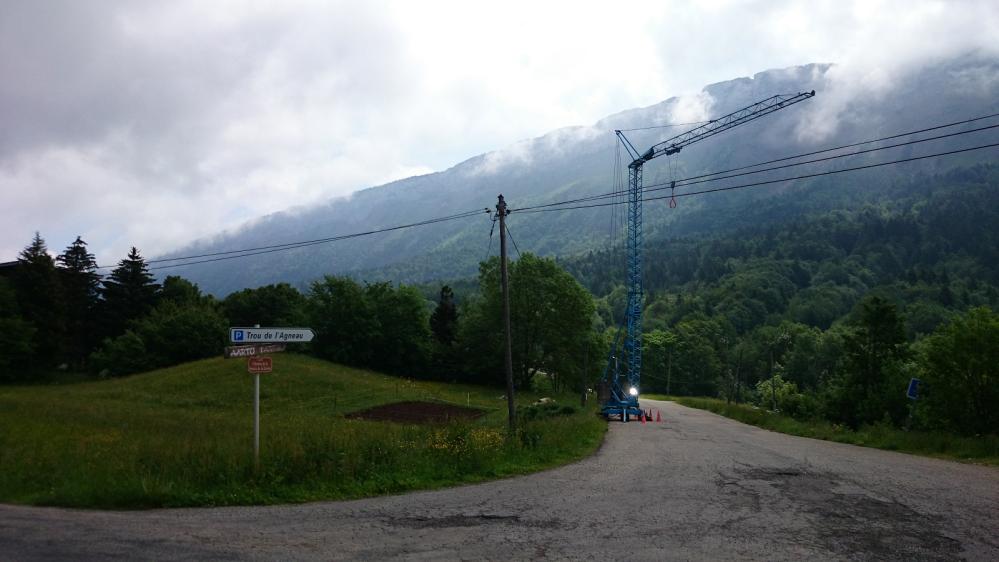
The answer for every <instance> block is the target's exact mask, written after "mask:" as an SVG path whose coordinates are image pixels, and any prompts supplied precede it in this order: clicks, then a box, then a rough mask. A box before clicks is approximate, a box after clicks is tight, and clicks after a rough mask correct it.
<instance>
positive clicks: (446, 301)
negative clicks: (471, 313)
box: [430, 285, 458, 346]
mask: <svg viewBox="0 0 999 562" xmlns="http://www.w3.org/2000/svg"><path fill="white" fill-rule="evenodd" d="M430 329H431V330H432V331H433V333H434V338H435V339H436V340H437V341H438V342H439V343H441V344H443V345H445V346H447V345H451V344H452V343H453V342H454V339H455V337H457V332H458V308H457V307H456V306H455V304H454V291H452V290H451V287H448V286H447V285H444V286H443V287H441V293H440V300H438V301H437V308H435V309H434V312H433V314H431V315H430Z"/></svg>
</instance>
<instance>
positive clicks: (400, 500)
mask: <svg viewBox="0 0 999 562" xmlns="http://www.w3.org/2000/svg"><path fill="white" fill-rule="evenodd" d="M643 406H644V407H652V408H660V409H661V410H662V413H663V422H664V423H658V424H657V423H649V424H646V425H642V424H640V423H628V424H622V423H617V422H611V427H610V431H609V433H608V435H607V441H606V443H605V444H604V446H603V447H601V448H600V450H599V451H598V452H597V453H596V454H595V455H594V456H592V457H590V458H588V459H586V460H583V461H581V462H578V463H575V464H573V465H570V466H566V467H562V468H558V469H555V470H550V471H546V472H542V473H538V474H533V475H530V476H525V477H518V478H511V479H507V480H500V481H494V482H489V483H485V484H477V485H471V486H462V487H457V488H451V489H447V490H437V491H431V492H418V493H411V494H406V495H400V496H390V497H380V498H371V499H364V500H357V501H349V502H324V503H312V504H301V505H287V506H268V507H235V508H233V507H228V508H205V509H172V510H151V511H136V512H116V511H81V510H69V509H59V508H37V507H23V506H11V505H0V553H2V555H0V558H4V559H11V560H66V559H73V560H86V559H101V560H107V559H156V560H188V559H213V560H228V559H239V560H243V559H267V560H271V559H296V560H309V559H322V560H329V559H377V560H384V559H406V560H441V559H445V560H452V559H461V560H510V559H542V558H553V559H567V558H568V559H586V560H588V559H594V560H596V559H607V558H618V559H621V558H623V559H629V560H663V559H684V560H732V559H738V560H747V559H748V560H792V559H793V560H799V559H802V558H811V559H823V560H951V559H954V560H957V559H968V560H999V469H996V468H994V467H983V466H975V465H967V464H961V463H955V462H949V461H943V460H937V459H930V458H924V457H916V456H912V455H906V454H901V453H893V452H890V451H881V450H876V449H867V448H862V447H854V446H851V445H844V444H839V443H830V442H826V441H818V440H813V439H807V438H802V437H793V436H788V435H783V434H779V433H773V432H770V431H766V430H762V429H758V428H755V427H752V426H748V425H744V424H741V423H738V422H735V421H732V420H728V419H726V418H723V417H720V416H717V415H715V414H712V413H710V412H705V411H702V410H695V409H690V408H685V407H683V406H679V405H677V404H674V403H671V402H656V401H651V400H644V401H643Z"/></svg>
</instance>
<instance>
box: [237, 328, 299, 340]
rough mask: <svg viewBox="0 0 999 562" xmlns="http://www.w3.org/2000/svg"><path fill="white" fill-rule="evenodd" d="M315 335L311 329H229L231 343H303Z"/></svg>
mask: <svg viewBox="0 0 999 562" xmlns="http://www.w3.org/2000/svg"><path fill="white" fill-rule="evenodd" d="M315 335H316V334H315V333H314V332H313V331H312V328H229V341H231V342H232V343H305V342H310V341H312V338H313V337H315Z"/></svg>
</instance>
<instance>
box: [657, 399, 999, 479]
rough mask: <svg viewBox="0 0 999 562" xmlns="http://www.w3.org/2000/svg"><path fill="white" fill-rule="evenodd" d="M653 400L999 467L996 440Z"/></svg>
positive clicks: (716, 403)
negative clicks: (844, 423) (853, 427)
mask: <svg viewBox="0 0 999 562" xmlns="http://www.w3.org/2000/svg"><path fill="white" fill-rule="evenodd" d="M647 397H648V398H650V399H653V400H673V401H675V402H677V403H679V404H682V405H684V406H689V407H691V408H699V409H701V410H708V411H710V412H714V413H716V414H720V415H722V416H725V417H727V418H732V419H734V420H738V421H741V422H743V423H747V424H750V425H755V426H757V427H762V428H764V429H770V430H773V431H779V432H781V433H787V434H789V435H798V436H801V437H812V438H814V439H823V440H826V441H836V442H838V443H849V444H851V445H862V446H864V447H875V448H878V449H887V450H889V451H900V452H903V453H912V454H916V455H923V456H928V457H936V458H942V459H948V460H957V461H964V462H975V463H979V464H990V465H999V437H996V436H995V435H991V436H988V435H986V436H981V437H962V436H960V435H955V434H953V433H947V432H943V431H902V430H900V429H896V428H894V427H891V426H888V425H874V426H864V427H861V428H860V429H858V430H856V431H854V430H851V429H849V428H846V427H843V426H840V425H835V424H831V423H829V422H826V421H822V420H810V421H801V420H796V419H794V418H790V417H787V416H782V415H780V414H773V413H771V412H768V411H766V410H763V409H758V408H754V407H752V406H749V405H746V404H729V403H726V402H725V401H724V400H718V399H715V398H695V397H689V396H679V397H676V396H674V397H667V396H661V395H647Z"/></svg>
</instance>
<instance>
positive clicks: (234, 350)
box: [224, 343, 288, 359]
mask: <svg viewBox="0 0 999 562" xmlns="http://www.w3.org/2000/svg"><path fill="white" fill-rule="evenodd" d="M286 347H288V346H286V345H285V344H283V343H265V344H261V345H233V346H228V347H226V348H225V352H224V356H225V358H226V359H233V358H238V357H256V356H258V355H267V354H268V353H279V352H281V351H284V350H285V348H286Z"/></svg>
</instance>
